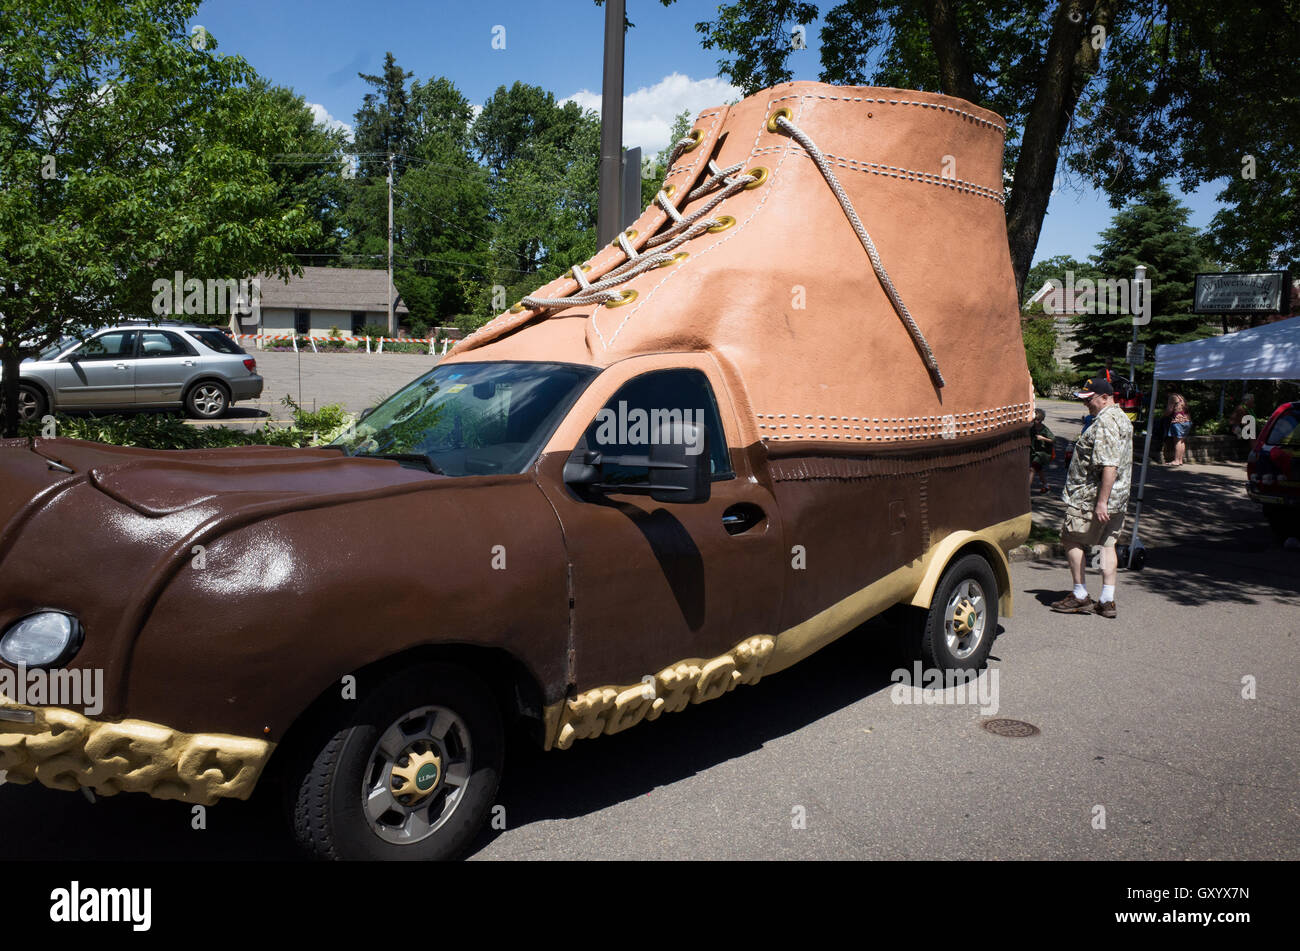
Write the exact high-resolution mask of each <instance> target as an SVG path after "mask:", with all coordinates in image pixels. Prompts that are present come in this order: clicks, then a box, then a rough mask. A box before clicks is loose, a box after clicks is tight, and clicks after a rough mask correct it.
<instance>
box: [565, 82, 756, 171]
mask: <svg viewBox="0 0 1300 951" xmlns="http://www.w3.org/2000/svg"><path fill="white" fill-rule="evenodd" d="M740 98H741V91H740V89H739V88H738V87H736V86H733V85H731V84H730V83H728V82H727V81H726V80H723V79H719V78H718V77H716V76H715V77H713V78H711V79H691V78H690V77H689V76H683V75H682V74H681V73H671V74H670V75H668V76H665V77H664V78H663V79H661V80H659V82H657V83H655V84H654V85H653V86H642V87H641V88H640V89H638V90H636V92H633V93H629V94H627V95H625V96H624V97H623V144H624V145H626V146H627V147H628V148H636V147H637V146H638V145H639V146H641V154H642V155H643V156H645V157H647V158H648V157H650V156H652V155H654V154H655V153H656V152H658V151H659V150H660V149H662V148H663V147H664V146H665V145H667V144H668V136H669V135H670V134H671V132H672V128H673V118H674V117H675V116H676V115H677V114H678V113H680V112H681V111H682V110H683V109H684V110H686V111H688V112H689V113H690V114H691V118H692V119H694V118H695V117H696V115H698V114H699V113H700V112H701V111H703V110H704V109H706V108H708V107H709V106H720V105H723V104H724V103H728V102H734V101H736V100H738V99H740ZM563 101H564V102H576V103H577V104H578V105H580V106H582V108H584V109H593V110H595V112H596V113H597V114H598V115H599V114H600V93H598V92H592V91H591V90H589V89H581V90H579V91H578V92H575V93H574V94H573V95H572V96H569V97H568V99H565V100H563Z"/></svg>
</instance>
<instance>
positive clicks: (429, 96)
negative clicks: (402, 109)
mask: <svg viewBox="0 0 1300 951" xmlns="http://www.w3.org/2000/svg"><path fill="white" fill-rule="evenodd" d="M473 118H474V111H473V108H472V107H471V106H470V102H469V100H468V99H467V98H466V97H465V95H464V94H463V93H462V92H461V91H460V90H459V89H458V88H456V85H455V84H454V83H453V82H452V81H451V80H450V79H447V78H445V77H435V78H433V79H430V80H429V81H428V82H420V81H419V80H417V81H416V82H415V83H413V84H412V86H411V96H410V126H411V132H410V140H411V141H410V146H409V147H410V150H411V154H410V155H408V156H406V157H405V158H406V160H407V164H408V165H409V169H408V170H407V171H406V172H405V174H404V175H403V176H402V178H401V181H400V183H399V187H398V193H397V195H396V196H395V198H394V204H395V206H396V207H397V211H396V213H395V219H396V220H395V227H396V230H397V234H398V241H399V244H398V254H397V271H396V273H395V275H394V283H396V285H397V288H398V290H399V291H400V292H401V294H402V299H403V300H404V301H405V302H406V306H407V307H408V308H410V311H411V316H410V318H409V319H408V324H409V326H410V327H411V330H412V331H413V332H415V333H418V334H419V335H421V336H423V334H424V333H426V332H427V331H428V328H429V327H430V326H433V325H435V324H440V323H443V322H444V321H446V320H448V319H449V318H451V317H452V316H453V315H455V314H459V313H463V312H464V311H466V310H468V309H470V308H471V307H473V304H474V301H475V300H476V299H477V298H478V297H479V296H480V290H481V288H482V287H485V286H487V284H488V283H490V282H489V280H488V278H489V276H490V275H489V271H490V269H491V268H490V263H489V260H488V259H489V248H490V243H491V236H490V235H491V220H490V218H489V201H488V199H489V191H488V183H489V177H488V172H487V170H486V169H484V168H483V166H481V165H479V164H478V163H477V162H475V161H474V159H473V157H472V156H471V154H470V126H471V124H472V122H473Z"/></svg>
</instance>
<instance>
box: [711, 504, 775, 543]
mask: <svg viewBox="0 0 1300 951" xmlns="http://www.w3.org/2000/svg"><path fill="white" fill-rule="evenodd" d="M765 518H767V513H766V512H764V511H763V510H762V509H761V508H759V507H758V506H757V505H754V504H752V503H750V502H739V503H737V504H736V505H733V506H731V507H729V508H728V509H727V510H726V511H725V512H723V513H722V528H723V530H724V531H726V533H727V534H728V535H739V534H741V533H742V532H747V531H749V530H750V529H751V528H753V527H754V526H755V525H759V524H761V523H762V522H763V520H764V519H765Z"/></svg>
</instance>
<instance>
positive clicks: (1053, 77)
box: [1007, 0, 1121, 297]
mask: <svg viewBox="0 0 1300 951" xmlns="http://www.w3.org/2000/svg"><path fill="white" fill-rule="evenodd" d="M1119 2H1121V0H1098V2H1097V3H1096V4H1095V5H1094V4H1092V3H1088V2H1086V0H1085V2H1082V3H1078V4H1077V5H1076V4H1075V3H1071V2H1069V0H1065V2H1063V3H1061V5H1060V6H1059V7H1058V8H1057V11H1056V16H1055V18H1054V19H1053V22H1052V35H1051V38H1050V39H1049V40H1048V44H1047V56H1046V58H1045V59H1044V61H1043V72H1042V77H1043V78H1042V80H1041V81H1040V83H1039V85H1038V91H1037V93H1036V94H1035V96H1034V102H1033V105H1032V106H1031V107H1030V110H1029V117H1028V118H1027V119H1026V121H1025V128H1024V132H1023V133H1022V135H1021V140H1020V156H1019V159H1018V160H1017V162H1016V173H1015V179H1014V180H1013V182H1012V185H1011V196H1010V198H1008V199H1007V237H1008V240H1009V242H1010V245H1011V265H1012V268H1013V269H1014V271H1015V275H1016V293H1017V295H1020V296H1022V297H1023V295H1024V285H1025V278H1026V276H1028V274H1029V267H1030V265H1031V264H1032V263H1033V260H1034V251H1035V249H1036V248H1037V247H1038V237H1039V234H1040V233H1041V232H1042V229H1043V218H1044V216H1045V215H1046V214H1047V203H1048V201H1049V200H1050V199H1051V195H1052V182H1053V180H1054V179H1055V177H1056V164H1057V161H1058V159H1059V158H1060V153H1061V139H1062V138H1063V137H1064V135H1065V130H1066V129H1067V128H1068V126H1069V124H1070V117H1071V116H1072V115H1073V114H1074V108H1075V106H1076V105H1077V104H1078V102H1079V94H1080V93H1081V92H1082V91H1083V86H1084V83H1085V82H1086V81H1087V79H1088V76H1089V75H1090V74H1091V73H1092V71H1093V70H1095V69H1096V68H1097V64H1098V62H1099V61H1100V59H1101V49H1100V48H1094V46H1093V43H1092V40H1093V36H1094V32H1093V31H1094V30H1095V29H1096V28H1097V27H1099V26H1100V27H1101V28H1102V29H1103V30H1104V31H1105V35H1106V37H1107V39H1108V38H1109V35H1110V29H1111V24H1112V23H1113V22H1114V18H1115V7H1116V6H1117V5H1118V3H1119ZM1071 13H1074V14H1075V15H1076V16H1080V19H1079V21H1078V22H1077V23H1076V22H1074V21H1073V20H1071V19H1070V14H1071ZM1090 13H1091V17H1090V16H1089V14H1090Z"/></svg>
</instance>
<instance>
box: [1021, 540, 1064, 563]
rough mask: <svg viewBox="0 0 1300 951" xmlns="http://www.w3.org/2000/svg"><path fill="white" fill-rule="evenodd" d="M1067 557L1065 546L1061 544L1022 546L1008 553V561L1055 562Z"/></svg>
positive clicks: (1041, 543) (1044, 543)
mask: <svg viewBox="0 0 1300 951" xmlns="http://www.w3.org/2000/svg"><path fill="white" fill-rule="evenodd" d="M1064 557H1065V546H1064V545H1062V544H1061V543H1060V542H1052V543H1051V544H1048V543H1046V542H1040V543H1039V544H1037V545H1021V546H1019V547H1018V548H1013V549H1011V551H1009V552H1007V560H1008V561H1055V560H1057V559H1058V558H1064Z"/></svg>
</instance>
